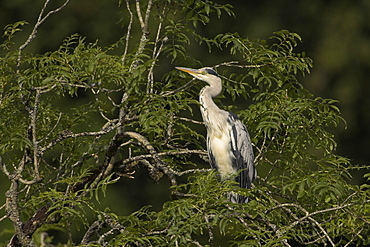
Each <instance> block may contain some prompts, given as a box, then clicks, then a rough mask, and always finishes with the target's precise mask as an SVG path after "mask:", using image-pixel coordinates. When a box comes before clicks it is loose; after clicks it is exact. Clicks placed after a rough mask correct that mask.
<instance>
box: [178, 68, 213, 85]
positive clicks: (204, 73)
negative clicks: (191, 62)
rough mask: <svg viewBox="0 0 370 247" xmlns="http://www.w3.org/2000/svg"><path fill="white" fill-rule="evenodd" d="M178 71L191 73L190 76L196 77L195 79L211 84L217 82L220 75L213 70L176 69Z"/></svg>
mask: <svg viewBox="0 0 370 247" xmlns="http://www.w3.org/2000/svg"><path fill="white" fill-rule="evenodd" d="M176 69H178V70H182V71H185V72H187V73H189V74H190V75H192V76H194V77H195V78H197V79H199V80H202V81H205V82H208V83H209V84H211V82H213V81H215V80H216V79H219V78H220V77H219V75H218V74H217V73H216V71H214V70H213V69H211V68H208V67H206V68H201V69H190V68H184V67H176Z"/></svg>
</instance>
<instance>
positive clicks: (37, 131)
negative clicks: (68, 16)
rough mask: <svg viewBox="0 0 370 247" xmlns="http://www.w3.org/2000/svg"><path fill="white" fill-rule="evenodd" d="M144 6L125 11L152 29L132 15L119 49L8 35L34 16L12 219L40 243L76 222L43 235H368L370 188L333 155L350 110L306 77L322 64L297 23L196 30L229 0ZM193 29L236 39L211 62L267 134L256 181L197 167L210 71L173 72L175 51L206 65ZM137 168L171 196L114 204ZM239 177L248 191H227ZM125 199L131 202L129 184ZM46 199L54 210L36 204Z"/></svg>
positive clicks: (9, 88)
mask: <svg viewBox="0 0 370 247" xmlns="http://www.w3.org/2000/svg"><path fill="white" fill-rule="evenodd" d="M149 2H150V1H149ZM121 4H122V5H124V4H123V2H122V3H121ZM147 4H148V2H147V1H137V2H135V4H131V3H130V2H129V1H127V2H125V8H126V9H125V10H124V11H123V14H122V15H125V16H131V20H132V21H133V22H134V20H135V22H136V20H139V22H140V23H134V24H135V25H137V26H140V27H141V33H140V35H141V37H139V38H138V37H136V36H137V35H138V34H137V33H134V32H133V27H132V26H131V24H126V25H125V29H126V31H127V33H126V34H125V36H124V37H123V38H122V39H121V40H120V41H119V42H117V43H116V44H114V45H112V46H111V47H108V48H102V47H100V46H99V45H98V43H93V44H90V43H88V42H86V41H85V39H84V38H82V37H80V36H79V35H72V36H70V37H68V38H66V39H65V40H64V41H63V43H62V45H61V46H60V47H59V48H58V49H56V50H55V51H51V52H47V53H44V54H26V53H24V52H23V51H22V50H17V49H18V48H14V47H12V45H14V44H13V43H11V40H12V38H13V36H14V35H16V32H18V31H20V27H21V26H22V25H24V24H25V22H19V23H15V24H13V25H8V26H7V27H6V29H5V37H6V40H5V42H4V44H3V45H2V46H1V47H2V48H3V50H4V53H3V54H2V56H1V58H0V59H1V61H0V65H1V66H0V73H1V74H0V80H1V91H0V115H1V122H0V140H1V143H0V154H1V156H0V157H1V159H0V162H1V163H2V165H3V168H2V169H3V172H4V175H5V176H6V178H7V179H8V180H9V181H10V183H11V184H12V185H11V186H10V188H9V189H8V191H7V192H6V195H7V197H8V198H9V199H8V200H7V202H6V204H5V207H6V211H7V215H6V216H5V217H8V219H9V220H10V221H12V223H13V225H14V226H16V225H17V222H18V221H19V222H20V221H24V222H25V224H24V225H27V223H28V224H29V223H33V227H34V228H35V229H33V230H30V229H31V228H32V227H29V228H27V229H21V231H24V235H29V236H32V237H33V241H34V242H36V243H40V241H41V240H40V238H41V237H42V234H43V233H44V232H51V230H57V231H61V229H66V228H69V227H71V222H78V223H77V225H78V226H79V227H80V231H81V232H83V234H82V235H77V236H76V235H74V232H73V231H72V230H65V232H66V235H69V236H70V237H69V239H68V240H63V239H62V240H60V239H53V238H52V237H51V238H50V239H47V240H45V241H47V242H53V243H54V244H60V245H61V244H63V243H65V244H68V245H71V246H72V245H80V246H107V245H111V246H194V245H195V246H209V245H212V244H214V245H222V244H224V245H226V244H229V245H235V246H261V245H266V246H278V245H288V244H290V243H301V244H307V245H308V244H313V245H320V244H321V245H323V244H324V245H325V244H331V245H335V244H343V243H347V242H352V243H353V244H356V245H362V244H369V240H368V238H367V236H368V235H369V234H370V229H369V211H370V207H369V200H370V199H369V197H370V194H369V190H368V186H367V185H361V186H357V185H352V184H350V183H348V180H349V179H350V177H351V176H350V171H351V169H353V167H352V165H351V163H350V160H349V159H347V158H344V157H341V156H339V155H337V154H336V153H335V149H336V142H335V139H334V136H333V135H332V134H331V133H330V129H331V128H336V127H338V126H339V125H340V124H341V123H342V122H344V120H343V119H342V117H341V116H340V111H339V108H338V107H337V105H336V104H337V103H338V102H337V101H335V100H332V99H323V98H319V97H315V96H314V95H312V94H311V93H310V92H308V91H307V90H306V89H305V88H304V87H303V85H302V84H301V83H300V81H301V80H302V78H303V76H304V75H305V74H308V73H309V72H310V69H311V68H312V60H311V59H310V58H308V57H306V56H305V54H304V53H296V51H295V49H296V46H297V45H298V44H299V43H300V42H301V41H302V39H301V37H300V36H299V35H298V34H296V33H291V32H289V31H287V30H282V31H279V32H276V33H274V34H273V35H272V37H271V38H270V39H268V40H267V41H264V40H261V41H253V42H252V41H250V40H249V39H246V38H243V37H241V36H240V35H239V34H237V33H232V34H231V33H226V34H218V35H216V36H215V37H214V38H210V37H204V36H202V35H201V34H200V33H199V32H198V30H197V29H196V28H197V27H198V26H199V25H200V24H203V25H205V24H207V23H209V22H211V20H212V18H214V17H217V18H220V16H221V13H223V12H225V13H226V14H228V15H231V16H232V15H233V12H232V11H231V8H232V7H231V6H230V5H228V4H225V5H220V4H217V3H214V2H211V1H200V0H199V1H198V0H190V1H172V0H166V1H153V4H154V5H147ZM153 6H155V7H153ZM135 11H136V12H135ZM138 11H139V12H138ZM145 15H149V16H145ZM134 17H135V18H134ZM149 23H150V24H149ZM149 26H150V30H154V31H152V32H149V31H148V30H149ZM140 35H139V36H140ZM31 41H32V40H31ZM194 42H195V44H202V43H205V44H207V46H208V48H209V49H210V51H212V49H225V48H227V49H228V51H229V53H230V54H229V55H230V56H228V54H226V49H225V50H224V53H225V62H223V63H221V64H217V65H215V67H216V68H217V67H221V68H220V69H219V70H220V71H219V72H220V74H222V78H223V79H224V88H225V95H226V97H229V96H230V97H231V99H233V100H236V99H237V98H238V99H239V98H244V99H246V100H248V104H249V106H248V107H246V104H245V103H244V102H243V103H242V104H241V106H240V105H238V107H236V108H241V110H240V111H238V112H237V113H238V116H239V117H240V118H241V119H242V120H243V122H244V123H245V124H246V125H247V126H248V130H249V132H250V133H251V136H252V141H253V143H254V147H255V157H256V158H255V164H256V166H257V169H258V172H259V178H258V179H257V181H256V182H255V183H254V187H253V188H252V189H250V190H243V189H238V188H235V187H234V186H233V184H232V182H230V181H225V182H220V181H219V179H218V177H217V174H215V172H209V171H204V170H202V169H200V167H203V165H204V166H206V167H208V166H207V164H206V162H203V161H202V160H203V158H204V156H205V154H206V153H205V151H204V150H203V148H202V147H203V146H204V136H203V135H202V134H201V131H202V130H203V129H202V126H201V125H200V122H199V119H195V116H196V114H195V113H194V112H195V110H194V109H197V108H198V102H197V100H196V99H197V97H198V96H197V95H198V92H199V90H200V88H201V85H198V84H197V85H195V84H196V83H194V82H193V81H190V79H189V78H188V77H184V75H182V74H180V73H179V72H178V71H172V68H173V67H174V65H173V63H176V64H180V63H181V65H186V64H191V65H189V66H192V65H194V66H195V65H199V64H201V61H197V60H196V59H194V58H193V57H191V55H189V53H188V52H187V51H188V49H189V46H190V45H194ZM11 49H16V50H17V51H16V52H12V51H11ZM122 51H123V52H122ZM117 53H119V54H120V55H116V54H117ZM226 68H228V69H226ZM230 108H231V107H230ZM188 165H190V166H192V168H195V169H194V170H187V166H188ZM139 167H140V168H141V169H146V170H148V172H149V175H150V176H151V177H152V178H153V179H154V180H159V179H160V178H161V177H162V176H165V177H168V178H169V179H170V183H171V185H170V186H168V185H167V186H168V187H170V188H169V189H170V190H171V192H172V193H173V198H172V199H171V200H167V201H166V202H165V203H164V204H163V206H162V207H161V209H160V210H154V209H151V207H150V205H147V206H145V207H143V208H141V209H139V210H137V211H135V212H133V213H130V214H127V215H123V214H122V212H112V210H111V209H110V208H113V206H114V205H113V204H116V203H117V202H116V201H115V200H114V201H113V202H112V201H111V202H110V203H111V204H109V205H108V206H107V208H106V209H102V208H101V206H100V204H101V203H102V201H103V200H104V199H102V198H104V197H105V196H106V195H109V193H113V192H111V191H110V189H111V190H112V191H113V190H114V188H116V187H115V186H118V185H117V183H116V182H117V181H119V180H120V182H122V183H123V184H124V186H123V187H125V186H126V183H125V182H127V180H125V179H128V178H133V177H136V176H137V175H136V171H137V170H138V169H139ZM186 174H192V175H190V176H186ZM184 177H186V178H187V180H185V179H184ZM365 178H369V174H366V175H365ZM120 186H122V185H120ZM120 189H122V188H120ZM130 189H131V188H130ZM134 189H137V188H134ZM166 189H167V188H166ZM230 191H235V192H237V193H240V194H243V195H245V196H248V197H249V203H247V204H232V203H230V202H229V201H227V200H226V196H225V195H226V194H227V193H229V192H230ZM4 193H5V192H4ZM135 193H136V194H139V195H140V197H141V198H145V197H146V196H145V195H142V196H141V194H145V193H144V191H139V190H136V191H135ZM101 195H103V197H102V196H101ZM113 197H114V198H115V199H117V201H119V202H120V203H121V202H122V201H121V200H120V199H121V198H120V197H121V194H120V193H116V194H115V195H114V196H113ZM123 199H124V200H123V203H124V204H126V206H127V205H128V204H131V203H132V202H130V201H129V199H126V198H123ZM12 201H16V203H15V205H14V204H11V203H10V202H12ZM123 206H125V205H123ZM42 208H44V209H47V210H46V213H44V216H45V217H44V218H41V219H40V218H36V217H42V216H40V214H37V213H39V212H40V209H42ZM17 213H18V215H17ZM19 215H22V219H21V218H20V216H19ZM26 231H29V232H26ZM68 231H69V232H68ZM17 237H18V238H20V239H21V240H22V241H31V240H29V239H28V240H27V239H26V238H24V239H22V236H21V235H19V236H17ZM9 239H10V238H9ZM7 241H8V240H7ZM293 241H294V242H293ZM41 242H42V241H41Z"/></svg>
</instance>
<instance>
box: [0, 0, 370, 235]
mask: <svg viewBox="0 0 370 247" xmlns="http://www.w3.org/2000/svg"><path fill="white" fill-rule="evenodd" d="M63 2H64V1H60V0H52V1H51V7H52V6H54V7H55V6H59V5H60V4H61V3H63ZM143 2H144V1H143ZM214 2H219V3H231V4H232V5H233V6H234V7H235V8H234V12H235V15H236V18H234V17H230V16H227V15H226V14H224V15H223V16H222V17H221V19H217V18H216V17H215V15H213V18H215V19H214V20H212V21H211V23H210V24H209V25H206V26H201V24H199V26H198V29H199V31H200V32H201V33H203V35H206V36H209V37H214V36H216V35H217V34H219V33H225V32H238V33H240V34H241V36H242V37H248V38H249V39H251V40H254V39H267V38H268V37H269V36H271V35H272V33H273V32H274V31H278V30H281V29H288V30H289V31H292V32H296V33H298V34H299V35H300V36H301V37H302V38H303V43H302V44H300V45H299V47H298V50H299V51H305V52H306V55H307V56H309V57H311V58H312V59H313V60H314V67H313V69H312V71H311V74H309V75H307V76H306V77H305V78H303V79H302V82H303V84H304V85H305V87H306V88H308V89H309V90H310V91H311V92H312V93H313V94H314V95H315V96H319V97H324V98H334V99H337V100H339V103H338V107H339V108H340V109H341V111H342V116H343V117H344V119H345V120H346V121H347V127H345V125H344V124H341V125H340V126H339V127H338V128H337V129H335V130H333V131H332V133H333V134H334V135H335V136H336V140H337V142H338V149H337V153H338V154H339V155H342V156H345V157H349V158H350V159H351V160H352V163H353V164H359V165H361V164H367V163H368V162H369V154H368V153H369V147H370V130H369V129H370V98H369V96H368V95H369V94H370V81H369V77H370V15H369V13H370V1H369V0H359V1H348V0H347V1H346V0H332V1H322V0H303V1H296V0H280V1H276V0H265V1H261V0H253V1H251V0H234V1H226V0H222V1H214ZM43 4H44V1H41V0H1V1H0V28H1V29H3V28H4V27H5V26H6V25H7V24H9V23H14V22H16V21H20V20H26V21H28V22H29V23H30V25H28V26H26V27H24V31H23V32H22V33H19V34H18V35H17V38H16V42H17V45H18V46H19V45H20V44H21V43H23V42H24V41H25V40H26V38H27V36H28V35H29V34H30V32H31V29H32V27H33V25H34V23H35V22H36V19H37V16H38V14H39V11H40V10H41V8H42V6H43ZM51 7H50V8H49V9H52V8H51ZM124 9H125V8H124V6H121V7H119V6H118V1H115V0H71V2H70V3H69V4H68V6H67V7H66V8H65V9H64V10H62V11H61V12H60V13H57V14H55V15H53V16H52V17H51V18H49V19H48V20H47V21H46V22H45V23H44V24H43V25H42V26H41V27H40V28H39V32H38V34H37V38H36V39H35V40H33V42H32V43H31V44H30V45H29V46H28V47H27V49H26V50H25V52H32V53H44V52H47V51H52V50H55V49H57V48H58V47H59V46H60V44H61V43H62V41H63V39H64V38H65V37H67V36H69V35H72V34H74V33H79V34H81V35H82V36H85V37H86V40H87V41H88V42H95V41H96V40H98V44H99V45H101V46H108V45H110V44H112V43H115V42H116V41H117V40H119V38H121V37H122V36H123V35H124V34H125V32H126V29H125V28H123V27H122V26H123V25H124V24H125V23H126V22H125V21H127V19H128V17H127V16H124V15H123V14H122V11H123V10H124ZM120 20H122V22H120ZM135 32H136V34H138V33H139V32H140V30H139V29H138V28H136V29H135V30H133V33H132V35H133V36H135ZM191 47H192V49H193V50H192V51H189V52H191V53H192V56H194V57H195V58H197V59H199V60H200V61H201V62H202V63H203V64H204V65H206V66H212V65H214V64H216V63H219V62H223V61H224V60H222V51H217V52H216V54H217V56H215V55H214V54H210V53H209V52H208V49H207V47H206V46H198V45H197V44H193V45H192V46H191ZM224 52H225V53H227V52H228V51H227V50H225V51H224ZM122 53H123V51H122ZM122 53H121V54H122ZM161 69H162V70H163V71H166V72H167V71H169V70H172V69H173V67H169V68H161ZM237 103H238V102H236V104H237ZM199 120H200V119H199ZM142 170H144V169H142ZM363 173H364V171H358V173H354V174H353V175H354V179H353V181H352V182H354V183H362V182H363V181H364V180H363V179H362V174H363ZM0 177H1V182H0V183H1V186H0V187H1V188H2V190H1V191H3V188H4V183H3V181H4V177H3V176H2V175H1V176H0ZM138 180H139V181H140V180H149V176H147V175H146V174H145V172H142V174H140V177H139V178H137V179H136V182H135V181H120V182H119V183H126V182H127V183H133V184H132V185H130V186H122V188H123V189H125V188H126V189H127V188H129V187H131V186H134V187H135V186H140V184H143V183H141V182H137V181H138ZM135 183H136V184H135ZM161 183H166V181H162V182H161ZM146 184H148V186H147V185H146ZM142 186H146V188H141V190H142V191H143V190H144V191H148V193H146V194H147V195H152V197H153V198H143V197H142V196H140V195H138V194H135V193H132V195H130V197H129V198H131V199H130V200H133V201H136V200H139V201H141V202H140V203H139V204H142V205H146V204H155V207H160V205H161V203H162V202H161V200H162V199H161V200H159V201H158V198H159V197H161V198H162V197H165V198H167V199H168V194H167V191H162V192H159V191H160V190H161V189H159V188H163V187H161V185H160V184H159V185H151V183H145V185H142ZM157 186H158V187H157ZM130 191H131V192H132V190H130V189H128V190H127V191H126V192H125V193H127V194H130V193H131V192H130ZM150 191H152V192H150ZM0 198H3V195H1V196H0ZM123 198H124V197H123ZM163 200H166V199H163ZM3 202H4V201H3V200H1V202H0V204H3ZM103 204H104V203H103ZM126 205H127V206H128V207H125V208H122V207H121V206H120V204H118V203H116V204H115V205H113V207H116V208H111V209H112V211H114V212H117V211H119V210H123V211H122V213H121V214H127V213H129V212H132V211H133V210H136V209H137V208H136V206H133V207H132V208H130V203H126ZM117 213H118V212H117ZM1 215H3V213H2V214H1ZM0 237H1V236H0ZM0 242H1V241H0Z"/></svg>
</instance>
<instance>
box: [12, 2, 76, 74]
mask: <svg viewBox="0 0 370 247" xmlns="http://www.w3.org/2000/svg"><path fill="white" fill-rule="evenodd" d="M69 1H70V0H66V1H65V2H64V3H63V4H62V5H61V6H60V7H59V8H56V9H54V10H51V11H49V12H48V13H47V14H46V15H45V16H44V17H43V15H44V12H45V10H46V7H47V5H48V4H49V2H50V0H46V1H45V3H44V6H43V7H42V9H41V11H40V14H39V17H38V18H37V21H36V24H35V26H34V27H33V29H32V32H31V34H30V35H29V36H28V38H27V40H26V41H25V42H24V43H23V44H22V45H21V46H20V47H19V52H18V59H17V60H18V61H17V73H19V67H20V63H21V54H22V50H24V49H25V48H26V47H27V46H28V45H29V44H30V43H31V41H32V40H33V39H34V38H36V34H37V29H38V28H39V27H40V25H41V24H42V23H43V22H44V21H46V19H48V18H49V16H50V15H52V14H55V13H57V12H59V11H60V10H62V9H63V8H64V7H65V6H66V5H67V4H68V2H69Z"/></svg>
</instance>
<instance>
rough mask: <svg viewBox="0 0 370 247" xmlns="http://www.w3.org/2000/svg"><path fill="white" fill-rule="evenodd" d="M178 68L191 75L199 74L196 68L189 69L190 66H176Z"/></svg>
mask: <svg viewBox="0 0 370 247" xmlns="http://www.w3.org/2000/svg"><path fill="white" fill-rule="evenodd" d="M176 69H178V70H182V71H184V72H187V73H189V74H191V75H199V74H201V73H200V72H199V70H198V69H190V68H184V67H176Z"/></svg>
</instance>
